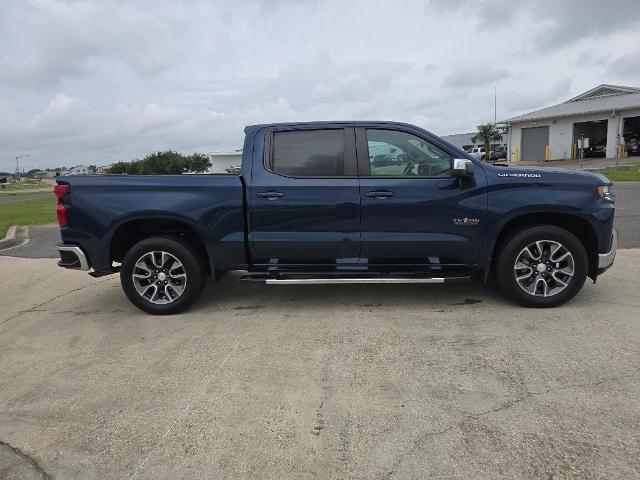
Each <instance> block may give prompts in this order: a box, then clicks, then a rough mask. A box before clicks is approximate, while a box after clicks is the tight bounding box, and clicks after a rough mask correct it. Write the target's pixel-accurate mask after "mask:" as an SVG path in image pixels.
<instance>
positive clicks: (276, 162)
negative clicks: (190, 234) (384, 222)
mask: <svg viewBox="0 0 640 480" xmlns="http://www.w3.org/2000/svg"><path fill="white" fill-rule="evenodd" d="M265 145H266V147H265V150H266V155H265V159H264V166H263V165H262V164H261V163H262V162H256V161H255V160H254V163H253V171H252V180H251V186H250V189H249V191H248V198H249V202H250V208H249V212H250V229H249V232H250V233H249V235H250V236H249V241H250V247H251V256H252V260H253V262H254V264H256V265H257V266H260V265H262V266H265V267H269V268H270V269H271V270H280V269H282V270H286V269H291V268H296V269H304V268H305V267H306V266H309V267H313V268H314V269H315V268H317V267H319V266H326V267H329V268H332V267H335V266H336V265H338V266H340V265H342V266H344V267H347V266H348V265H352V264H356V263H357V261H358V254H359V250H360V195H359V190H358V177H357V170H356V157H355V136H354V130H353V128H351V127H349V128H343V127H340V126H336V128H327V129H322V130H318V129H316V130H313V129H309V128H304V127H301V128H299V129H294V130H292V129H290V128H289V129H288V130H279V129H278V128H274V129H273V130H270V131H268V132H267V133H266V138H265Z"/></svg>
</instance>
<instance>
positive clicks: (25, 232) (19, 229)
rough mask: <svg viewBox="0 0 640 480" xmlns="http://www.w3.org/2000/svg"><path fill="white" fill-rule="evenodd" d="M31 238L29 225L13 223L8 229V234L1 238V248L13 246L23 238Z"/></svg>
mask: <svg viewBox="0 0 640 480" xmlns="http://www.w3.org/2000/svg"><path fill="white" fill-rule="evenodd" d="M28 238H29V227H25V226H20V225H11V226H10V227H9V230H8V231H7V235H6V236H5V237H4V238H3V239H1V240H0V250H4V249H7V248H10V247H13V246H15V245H17V244H19V243H20V242H22V241H23V240H26V239H28Z"/></svg>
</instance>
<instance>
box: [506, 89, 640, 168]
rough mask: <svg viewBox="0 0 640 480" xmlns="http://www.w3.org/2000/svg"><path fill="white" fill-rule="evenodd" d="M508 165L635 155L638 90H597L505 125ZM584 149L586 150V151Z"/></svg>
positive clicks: (638, 147)
mask: <svg viewBox="0 0 640 480" xmlns="http://www.w3.org/2000/svg"><path fill="white" fill-rule="evenodd" d="M506 124H507V127H508V131H509V135H508V152H507V155H508V157H507V158H509V159H510V160H511V161H518V160H545V156H546V157H547V159H549V160H554V159H571V158H576V156H577V155H578V154H579V144H580V141H581V139H587V140H586V141H584V140H583V147H585V148H584V149H583V155H584V156H601V157H604V156H606V157H608V158H614V157H616V154H618V155H621V156H626V155H630V156H631V155H633V156H635V155H640V88H636V87H624V86H619V85H605V84H603V85H599V86H597V87H595V88H592V89H591V90H589V91H587V92H584V93H583V94H581V95H578V96H577V97H574V98H571V99H569V100H567V101H566V102H564V103H560V104H558V105H554V106H552V107H547V108H543V109H541V110H536V111H533V112H530V113H525V114H524V115H519V116H517V117H513V118H510V119H509V120H507V121H506ZM587 144H588V145H587Z"/></svg>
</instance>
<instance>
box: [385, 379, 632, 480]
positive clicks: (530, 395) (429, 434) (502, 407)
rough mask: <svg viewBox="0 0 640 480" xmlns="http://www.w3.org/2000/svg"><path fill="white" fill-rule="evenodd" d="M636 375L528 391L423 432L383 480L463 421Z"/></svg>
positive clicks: (399, 457) (391, 475) (390, 476)
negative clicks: (531, 401)
mask: <svg viewBox="0 0 640 480" xmlns="http://www.w3.org/2000/svg"><path fill="white" fill-rule="evenodd" d="M638 373H640V368H636V369H635V370H634V371H633V372H632V373H628V374H626V375H620V376H617V377H607V378H603V379H602V380H598V381H597V382H587V383H578V384H573V385H565V386H562V387H556V388H549V389H547V390H543V391H541V392H529V391H528V392H527V393H526V395H523V396H521V397H519V398H516V399H515V400H512V401H510V402H505V403H503V404H502V405H500V406H498V407H496V408H492V409H489V410H487V411H485V412H480V413H472V414H464V415H463V416H462V418H461V419H460V420H457V421H455V422H453V423H452V424H451V425H449V426H448V427H446V428H444V429H442V430H430V431H428V432H424V433H422V434H420V435H419V436H418V437H417V438H416V439H414V440H413V442H412V443H413V445H412V446H411V448H410V449H409V450H407V451H406V452H405V453H404V454H402V455H400V456H398V458H397V459H396V461H395V462H394V463H393V465H392V466H391V468H390V469H389V471H388V472H387V473H386V474H385V475H384V477H383V478H385V479H389V478H392V477H393V476H394V475H395V474H396V473H398V469H399V468H400V466H401V465H402V462H404V460H405V459H406V458H407V457H409V456H410V455H412V454H413V453H414V452H415V451H417V450H419V449H420V448H421V446H422V443H424V442H425V441H426V440H427V439H428V438H430V437H434V436H438V435H444V434H446V433H448V432H449V431H450V430H453V429H454V428H455V427H456V426H458V425H459V424H461V423H462V422H464V421H465V420H468V419H475V418H480V417H483V416H485V415H488V414H490V413H499V412H504V411H507V410H509V409H510V408H511V407H513V406H514V405H517V404H518V403H521V402H523V401H525V400H528V399H530V398H533V397H537V396H540V395H546V394H547V393H552V392H561V391H563V390H571V389H581V388H588V387H597V386H599V385H602V384H603V383H607V382H617V381H619V380H625V379H627V378H631V377H634V376H636V375H637V374H638Z"/></svg>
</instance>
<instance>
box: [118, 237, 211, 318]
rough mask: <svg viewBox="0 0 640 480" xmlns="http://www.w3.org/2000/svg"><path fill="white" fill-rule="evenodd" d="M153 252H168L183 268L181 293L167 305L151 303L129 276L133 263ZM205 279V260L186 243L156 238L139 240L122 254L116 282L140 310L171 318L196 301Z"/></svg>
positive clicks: (132, 269) (168, 238) (131, 273)
mask: <svg viewBox="0 0 640 480" xmlns="http://www.w3.org/2000/svg"><path fill="white" fill-rule="evenodd" d="M154 251H160V252H167V253H169V254H170V255H172V256H173V257H175V258H176V259H177V260H178V261H179V262H181V263H182V266H183V267H184V268H183V271H184V274H185V275H186V278H185V283H184V285H183V290H182V293H181V294H180V295H179V296H177V298H175V300H172V301H171V302H170V303H164V304H158V303H153V302H152V301H151V300H150V299H148V298H147V297H144V296H142V295H141V294H140V293H138V290H137V289H136V285H134V279H133V273H134V268H136V267H135V265H136V262H138V260H139V259H141V258H142V257H143V256H144V255H145V254H148V253H149V252H154ZM181 271H182V270H181ZM206 279H207V269H206V260H205V259H203V258H202V256H201V255H200V254H199V253H198V251H197V250H196V249H194V248H193V247H192V246H191V245H189V243H187V242H185V241H183V240H181V239H179V238H177V237H163V236H157V237H150V238H146V239H144V240H141V241H140V242H138V243H136V244H135V245H134V246H133V247H131V248H130V249H129V251H128V252H127V253H126V255H125V257H124V259H123V260H122V267H121V269H120V283H121V284H122V290H124V293H125V295H126V296H127V298H128V299H129V300H130V301H131V303H133V304H134V305H135V306H136V307H138V308H139V309H140V310H142V311H144V312H147V313H150V314H152V315H172V314H174V313H179V312H182V311H184V310H185V309H187V308H188V307H189V306H191V304H193V302H195V301H196V300H197V299H198V297H199V296H200V294H201V293H202V290H203V288H204V287H205V285H206ZM168 280H169V281H171V279H168ZM149 283H153V281H150V282H149ZM169 293H171V292H169ZM160 295H162V294H160Z"/></svg>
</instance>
